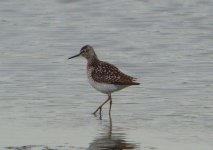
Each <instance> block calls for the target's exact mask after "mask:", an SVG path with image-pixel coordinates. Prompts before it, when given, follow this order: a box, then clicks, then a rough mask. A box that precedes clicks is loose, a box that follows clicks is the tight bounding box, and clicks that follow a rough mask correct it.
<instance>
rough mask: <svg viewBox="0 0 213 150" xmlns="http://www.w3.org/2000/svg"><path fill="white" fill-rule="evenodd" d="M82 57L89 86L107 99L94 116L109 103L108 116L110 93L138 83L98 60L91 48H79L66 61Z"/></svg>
mask: <svg viewBox="0 0 213 150" xmlns="http://www.w3.org/2000/svg"><path fill="white" fill-rule="evenodd" d="M78 56H83V57H84V58H86V59H87V77H88V79H89V83H90V85H91V86H92V87H93V88H95V89H96V90H98V91H100V92H102V93H104V94H107V95H108V98H107V100H106V101H104V102H103V103H102V104H101V105H100V106H99V107H98V108H97V109H96V110H95V111H94V112H93V114H96V112H97V111H98V110H100V114H101V111H102V106H103V105H104V104H105V103H107V102H108V101H110V107H109V114H110V113H111V107H112V96H111V93H113V92H115V91H119V90H121V89H123V88H125V87H128V86H131V85H139V84H140V83H138V82H135V81H136V78H133V77H131V76H128V75H126V74H124V73H123V72H121V71H120V70H119V69H118V68H117V67H115V66H114V65H112V64H110V63H107V62H104V61H101V60H99V59H98V57H97V55H96V54H95V51H94V49H93V47H92V46H90V45H85V46H83V47H82V48H81V50H80V53H79V54H77V55H75V56H72V57H70V58H68V59H71V58H74V57H78Z"/></svg>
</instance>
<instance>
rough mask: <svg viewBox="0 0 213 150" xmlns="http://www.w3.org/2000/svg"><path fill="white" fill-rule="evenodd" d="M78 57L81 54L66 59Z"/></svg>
mask: <svg viewBox="0 0 213 150" xmlns="http://www.w3.org/2000/svg"><path fill="white" fill-rule="evenodd" d="M80 55H81V53H79V54H77V55H75V56H72V57H70V58H68V59H72V58H75V57H78V56H80Z"/></svg>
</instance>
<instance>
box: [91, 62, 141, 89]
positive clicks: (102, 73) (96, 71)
mask: <svg viewBox="0 0 213 150" xmlns="http://www.w3.org/2000/svg"><path fill="white" fill-rule="evenodd" d="M89 65H90V66H91V67H93V71H92V74H91V75H92V78H93V80H94V81H96V82H99V83H108V84H116V85H139V84H140V83H138V82H135V80H136V78H133V77H131V76H128V75H126V74H124V73H122V72H121V71H120V70H119V69H118V68H117V67H115V66H114V65H112V64H109V63H107V62H103V61H100V60H96V61H93V63H91V64H89Z"/></svg>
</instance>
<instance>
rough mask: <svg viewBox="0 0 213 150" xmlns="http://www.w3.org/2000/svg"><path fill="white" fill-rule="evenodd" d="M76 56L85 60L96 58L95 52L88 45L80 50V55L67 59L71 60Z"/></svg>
mask: <svg viewBox="0 0 213 150" xmlns="http://www.w3.org/2000/svg"><path fill="white" fill-rule="evenodd" d="M78 56H83V57H84V58H86V59H87V60H89V59H91V58H93V57H96V54H95V51H94V49H93V47H92V46H90V45H85V46H83V47H82V48H81V50H80V53H79V54H77V55H74V56H72V57H69V58H68V59H72V58H75V57H78Z"/></svg>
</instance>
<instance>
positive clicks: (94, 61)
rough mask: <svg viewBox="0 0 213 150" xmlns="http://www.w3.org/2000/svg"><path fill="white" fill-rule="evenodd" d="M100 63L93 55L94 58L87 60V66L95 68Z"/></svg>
mask: <svg viewBox="0 0 213 150" xmlns="http://www.w3.org/2000/svg"><path fill="white" fill-rule="evenodd" d="M98 62H99V59H98V57H97V56H96V55H93V56H92V57H90V58H88V59H87V64H88V65H89V66H94V65H96V64H97V63H98Z"/></svg>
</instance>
